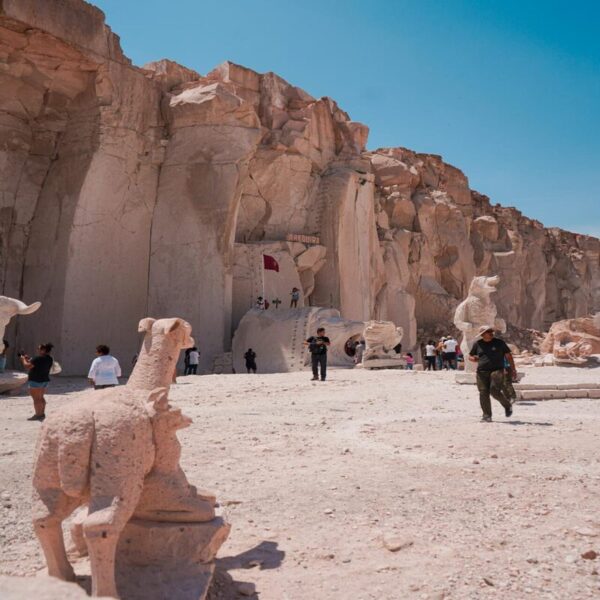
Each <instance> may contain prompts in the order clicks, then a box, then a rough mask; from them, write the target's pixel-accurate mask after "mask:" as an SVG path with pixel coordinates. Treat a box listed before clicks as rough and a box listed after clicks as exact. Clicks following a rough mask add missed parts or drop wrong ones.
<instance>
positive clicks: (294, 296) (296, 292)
mask: <svg viewBox="0 0 600 600" xmlns="http://www.w3.org/2000/svg"><path fill="white" fill-rule="evenodd" d="M290 296H291V297H292V299H291V300H290V308H298V300H300V290H299V289H298V288H297V287H293V288H292V291H291V292H290Z"/></svg>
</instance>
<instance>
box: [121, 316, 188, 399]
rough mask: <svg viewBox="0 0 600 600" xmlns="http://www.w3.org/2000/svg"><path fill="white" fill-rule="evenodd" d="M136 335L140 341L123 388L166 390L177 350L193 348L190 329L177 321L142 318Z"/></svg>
mask: <svg viewBox="0 0 600 600" xmlns="http://www.w3.org/2000/svg"><path fill="white" fill-rule="evenodd" d="M138 331H139V332H140V333H144V334H145V335H144V341H143V342H142V347H141V348H140V353H139V355H138V359H137V362H136V363H135V367H134V369H133V372H132V373H131V377H130V378H129V381H128V382H127V385H128V386H129V387H133V388H137V389H145V390H148V391H150V390H153V389H154V388H157V387H163V386H168V385H169V384H170V383H171V382H172V380H173V375H174V373H175V369H176V365H177V360H178V358H179V354H180V353H181V350H182V349H183V348H190V347H191V346H193V345H194V339H193V338H192V336H191V335H190V334H191V333H192V326H191V325H190V324H189V323H188V322H187V321H184V320H183V319H178V318H174V319H158V320H156V319H151V318H146V319H142V320H141V321H140V323H139V325H138Z"/></svg>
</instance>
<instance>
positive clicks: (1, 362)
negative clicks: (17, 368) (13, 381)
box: [0, 340, 8, 373]
mask: <svg viewBox="0 0 600 600" xmlns="http://www.w3.org/2000/svg"><path fill="white" fill-rule="evenodd" d="M2 343H3V344H4V347H3V348H2V352H0V373H4V369H6V351H7V350H8V340H2Z"/></svg>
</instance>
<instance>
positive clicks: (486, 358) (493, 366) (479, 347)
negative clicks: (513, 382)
mask: <svg viewBox="0 0 600 600" xmlns="http://www.w3.org/2000/svg"><path fill="white" fill-rule="evenodd" d="M509 352H510V348H509V347H508V346H507V345H506V342H505V341H504V340H501V339H500V338H493V339H492V340H491V341H490V342H484V341H483V340H477V341H476V342H475V343H474V344H473V347H472V348H471V352H469V354H470V355H471V356H478V357H479V361H477V370H478V371H498V370H499V369H504V355H505V354H508V353H509Z"/></svg>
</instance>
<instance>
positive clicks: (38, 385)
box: [29, 381, 50, 389]
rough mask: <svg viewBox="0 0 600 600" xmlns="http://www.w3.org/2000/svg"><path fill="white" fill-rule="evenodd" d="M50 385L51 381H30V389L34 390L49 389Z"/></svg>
mask: <svg viewBox="0 0 600 600" xmlns="http://www.w3.org/2000/svg"><path fill="white" fill-rule="evenodd" d="M49 383H50V382H49V381H30V382H29V387H30V388H33V389H36V388H47V387H48V384H49Z"/></svg>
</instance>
